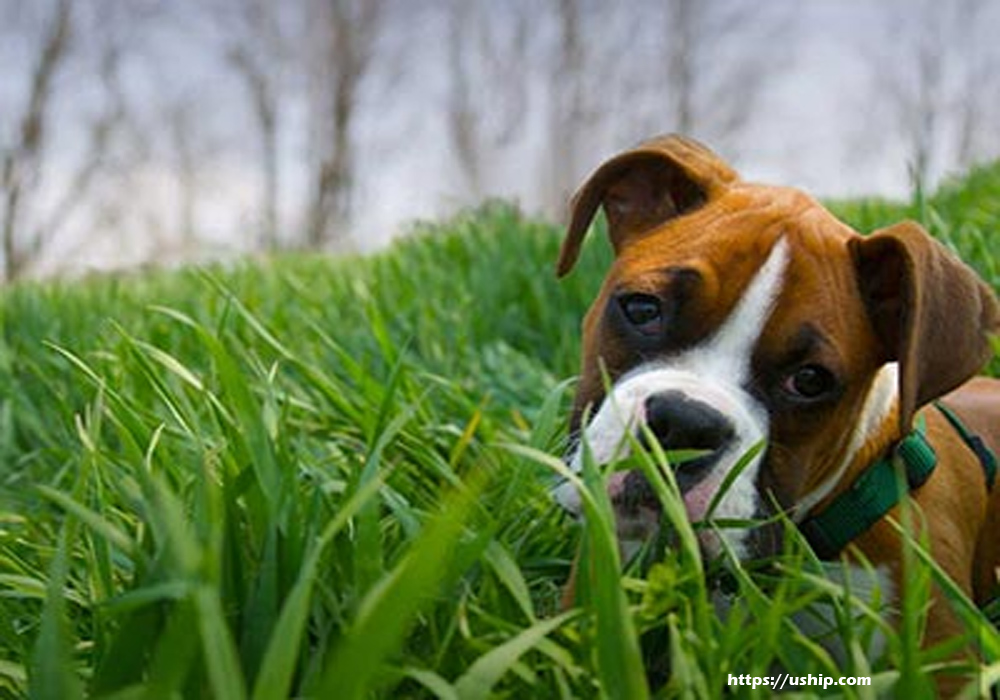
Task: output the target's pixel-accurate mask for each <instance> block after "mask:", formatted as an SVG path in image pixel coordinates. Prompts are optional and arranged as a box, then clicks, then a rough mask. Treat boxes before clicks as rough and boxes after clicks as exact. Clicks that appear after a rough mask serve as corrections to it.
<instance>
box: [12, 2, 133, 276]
mask: <svg viewBox="0 0 1000 700" xmlns="http://www.w3.org/2000/svg"><path fill="white" fill-rule="evenodd" d="M25 8H26V6H23V5H22V6H18V4H17V3H6V4H4V5H3V6H2V11H3V12H5V13H6V14H7V16H6V17H4V18H3V19H5V20H7V21H5V22H3V26H4V27H5V29H6V30H7V31H10V32H17V36H18V38H19V39H20V40H21V42H22V46H23V48H24V50H25V51H26V52H27V60H26V62H24V63H23V64H22V65H23V66H24V68H25V70H26V78H25V80H24V81H23V85H24V86H25V88H26V94H25V96H24V98H23V99H22V100H20V101H19V103H18V102H15V103H13V104H9V105H5V106H4V108H3V109H2V110H0V112H2V113H3V121H2V122H0V123H2V126H3V128H0V236H2V241H3V270H2V275H3V280H6V281H12V280H15V279H17V278H18V277H21V276H22V275H24V274H25V273H26V272H27V271H28V270H29V269H30V267H31V266H32V265H33V264H34V263H35V262H36V261H37V260H38V259H39V258H40V257H41V256H42V255H43V254H44V253H46V252H47V249H48V248H49V247H51V246H52V245H53V244H54V242H55V240H56V239H57V237H58V236H59V235H60V234H61V233H62V232H63V230H64V229H65V228H66V227H67V224H68V223H69V222H70V221H71V220H72V219H74V217H78V216H79V215H81V214H82V213H85V212H84V211H83V210H85V209H86V208H87V206H88V203H90V199H91V198H92V196H93V195H94V191H95V189H97V187H98V185H99V183H100V181H101V179H102V177H104V176H105V175H106V174H107V173H108V172H109V170H110V169H111V163H110V162H109V156H110V154H111V152H112V151H113V149H114V144H115V141H116V139H117V138H118V136H119V134H120V132H121V130H122V128H123V126H124V124H125V122H126V121H127V118H128V115H127V109H126V104H125V102H126V101H125V97H124V91H123V88H122V79H121V63H122V51H123V47H122V44H121V43H120V41H119V39H120V37H119V35H118V33H117V32H116V31H114V27H116V26H117V22H118V20H120V19H121V16H120V15H119V14H118V13H119V11H120V10H122V5H121V4H120V3H115V2H111V1H110V0H89V1H88V0H52V1H51V2H44V3H38V4H31V5H30V6H27V8H28V9H25ZM94 27H100V28H101V30H102V31H101V32H96V31H94ZM0 31H2V30H0ZM82 76H86V78H87V80H88V82H89V83H90V84H92V88H93V94H92V95H90V97H91V103H90V104H89V105H87V107H86V108H81V109H80V111H79V112H78V113H77V114H76V115H74V116H75V117H76V119H72V120H71V119H68V118H67V116H66V114H67V105H68V104H70V103H73V102H74V101H77V100H75V99H74V98H76V97H77V96H76V95H72V94H70V90H69V88H71V87H78V85H79V81H80V79H81V77H82ZM67 141H69V142H74V143H76V144H77V148H75V149H72V150H73V151H74V152H75V157H72V156H69V155H67V150H69V149H67V148H66V143H67Z"/></svg>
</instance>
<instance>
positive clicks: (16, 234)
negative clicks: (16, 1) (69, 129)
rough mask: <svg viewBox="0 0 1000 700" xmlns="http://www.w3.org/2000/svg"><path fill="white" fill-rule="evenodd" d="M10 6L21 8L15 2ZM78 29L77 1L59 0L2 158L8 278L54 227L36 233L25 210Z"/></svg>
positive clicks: (33, 61)
mask: <svg viewBox="0 0 1000 700" xmlns="http://www.w3.org/2000/svg"><path fill="white" fill-rule="evenodd" d="M5 9H6V10H7V11H8V12H10V11H15V12H16V11H17V10H16V8H12V7H11V6H10V5H7V6H5ZM72 34H73V3H72V0H59V2H58V4H56V5H55V7H54V8H53V9H52V12H51V14H50V16H49V17H48V18H47V20H46V21H45V22H44V26H43V28H42V31H41V33H40V36H39V41H38V44H37V46H36V47H35V53H34V56H33V57H32V59H31V65H30V68H29V70H30V77H29V80H28V94H27V98H26V99H25V100H24V106H23V108H22V112H21V115H20V117H19V118H17V119H16V122H17V126H16V128H15V129H13V130H11V133H10V135H9V141H8V134H7V130H6V129H5V130H4V142H3V150H2V162H0V196H2V199H0V206H2V211H0V217H2V219H0V220H2V223H0V226H2V229H0V235H2V237H3V279H4V280H5V281H8V282H9V281H11V280H14V279H16V278H17V277H19V276H20V275H21V274H22V272H23V271H24V268H25V267H26V266H27V264H28V263H29V262H30V261H31V259H32V258H33V257H34V256H36V255H37V254H38V252H39V251H40V250H41V248H42V246H43V245H44V244H45V241H46V240H47V239H48V238H49V237H50V235H51V231H46V230H44V229H41V230H37V229H36V230H33V231H32V233H31V235H26V234H25V233H23V232H22V227H24V228H28V227H30V226H31V225H32V224H31V223H30V222H29V221H27V220H26V216H25V210H26V209H27V208H28V206H29V204H30V202H29V200H30V198H31V196H32V194H33V192H34V188H35V187H36V186H37V184H38V181H39V179H40V178H41V176H42V165H43V160H44V156H45V147H46V145H47V144H48V140H49V129H50V127H51V117H52V93H53V91H54V89H55V81H56V77H57V76H58V74H59V72H60V71H61V70H62V68H63V66H64V65H65V63H66V58H67V56H68V55H69V49H70V42H71V39H72Z"/></svg>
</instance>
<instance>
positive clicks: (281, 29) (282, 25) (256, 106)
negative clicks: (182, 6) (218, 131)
mask: <svg viewBox="0 0 1000 700" xmlns="http://www.w3.org/2000/svg"><path fill="white" fill-rule="evenodd" d="M224 9H225V10H226V12H224V13H223V14H222V15H221V19H222V20H223V25H224V31H225V39H224V45H225V56H226V60H227V63H228V65H229V66H230V67H231V68H232V69H233V70H234V71H235V72H236V75H237V76H238V77H239V78H240V80H241V82H242V83H243V85H244V87H245V89H246V92H247V96H248V97H249V100H250V106H251V112H252V115H253V119H254V125H255V127H256V131H257V133H256V138H257V140H258V143H259V146H258V148H259V152H260V162H261V171H262V174H263V177H262V180H263V186H262V197H261V214H260V244H261V245H262V246H263V247H264V248H266V249H272V250H273V249H275V248H277V247H278V244H279V232H280V231H281V221H280V214H279V211H280V198H281V167H280V166H281V154H280V144H279V134H280V131H281V126H282V120H283V116H284V111H285V104H284V100H283V99H282V98H283V97H284V96H285V93H286V92H287V91H288V87H289V86H288V82H289V81H290V79H291V72H290V71H289V65H290V63H292V60H293V59H292V55H293V53H294V49H295V37H294V32H296V31H301V27H298V26H295V27H294V30H293V29H291V26H293V25H295V22H294V21H290V19H289V18H290V16H291V15H294V14H298V12H299V11H300V9H301V8H299V7H296V3H275V2H271V1H270V0H227V2H226V3H225V5H224Z"/></svg>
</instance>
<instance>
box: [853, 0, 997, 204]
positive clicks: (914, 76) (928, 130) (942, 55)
mask: <svg viewBox="0 0 1000 700" xmlns="http://www.w3.org/2000/svg"><path fill="white" fill-rule="evenodd" d="M881 7H882V13H883V14H882V26H881V27H880V31H878V32H877V33H876V34H875V35H874V36H873V38H872V44H871V45H870V46H867V47H866V48H865V53H866V55H867V57H868V60H869V63H870V65H871V69H872V70H871V75H872V77H873V82H874V87H873V89H872V90H871V94H872V99H873V100H874V104H875V105H877V106H880V107H881V108H882V109H883V110H884V112H885V113H887V115H888V124H889V126H888V128H889V133H898V134H899V135H900V136H901V138H902V140H903V142H904V143H903V148H904V153H905V158H906V164H907V169H908V172H909V175H910V184H911V187H912V189H913V191H914V192H923V191H925V190H926V189H927V188H928V187H930V186H931V185H932V184H933V182H934V181H935V180H936V179H937V178H938V177H940V175H941V174H942V173H943V172H945V171H946V170H948V169H949V168H952V167H956V166H957V167H961V168H967V167H968V166H969V165H971V164H972V163H974V162H976V161H977V160H980V159H982V158H984V157H987V156H989V155H991V154H995V153H996V151H997V148H998V147H1000V138H998V137H997V131H996V123H997V120H998V119H1000V98H998V95H1000V71H998V70H997V67H998V66H1000V43H998V42H997V40H996V31H995V30H996V26H997V21H998V20H1000V6H998V5H997V3H995V2H990V1H989V0H952V1H951V2H946V3H942V2H935V1H934V0H919V1H918V2H913V0H905V2H900V1H896V2H889V3H886V4H884V5H882V6H881Z"/></svg>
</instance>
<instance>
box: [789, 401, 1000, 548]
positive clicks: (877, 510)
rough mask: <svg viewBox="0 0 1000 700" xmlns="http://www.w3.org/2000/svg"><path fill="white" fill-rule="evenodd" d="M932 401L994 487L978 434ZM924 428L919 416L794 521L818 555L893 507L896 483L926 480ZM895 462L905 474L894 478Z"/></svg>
mask: <svg viewBox="0 0 1000 700" xmlns="http://www.w3.org/2000/svg"><path fill="white" fill-rule="evenodd" d="M934 405H935V406H936V407H937V409H938V410H939V411H941V413H942V414H944V416H945V417H946V418H947V419H948V422H949V423H951V425H952V427H954V428H955V430H956V431H957V432H958V434H959V435H961V436H962V439H963V440H964V441H965V443H966V444H967V445H968V446H969V448H970V449H971V450H972V451H973V452H974V453H975V454H976V456H977V457H978V458H979V461H980V463H981V464H982V465H983V471H984V473H985V476H986V487H987V489H991V488H993V482H994V480H995V478H996V474H997V460H996V456H995V455H994V454H993V452H992V451H991V450H990V449H989V447H987V446H986V444H985V443H984V442H983V441H982V439H981V438H980V437H979V436H977V435H974V434H972V432H971V431H969V429H968V428H966V427H965V425H964V424H963V423H962V421H961V420H959V418H958V416H957V415H956V414H955V413H954V412H953V411H951V410H950V409H949V408H947V407H946V406H944V405H943V404H941V403H935V404H934ZM925 432H926V421H925V420H924V417H923V416H920V417H918V418H917V424H916V427H915V428H914V429H913V431H912V432H911V433H910V434H909V435H907V436H906V437H905V438H903V439H902V440H901V441H900V442H899V444H897V445H896V447H895V449H893V450H892V452H891V453H890V454H889V455H887V456H885V457H883V458H882V459H880V460H878V461H877V462H875V463H874V464H872V465H871V466H870V467H868V469H866V470H865V471H864V472H863V473H862V474H861V476H859V477H858V479H857V480H856V481H855V482H854V484H852V485H851V487H850V488H849V489H848V490H847V491H845V492H844V493H842V494H840V495H839V496H837V497H836V498H835V499H833V501H832V502H831V503H830V505H828V506H827V507H826V508H824V509H823V510H822V511H820V512H819V513H815V514H813V515H810V516H809V517H808V518H806V519H805V520H804V521H802V522H801V523H800V524H799V530H801V531H802V534H803V535H805V538H806V540H808V541H809V544H810V545H812V548H813V551H815V552H816V555H817V556H819V558H820V559H831V558H833V557H834V556H836V555H837V554H838V553H840V551H841V550H842V549H844V547H846V546H847V544H848V543H849V542H851V541H852V540H853V539H854V538H856V537H858V536H859V535H861V534H862V533H864V532H866V531H867V530H868V529H869V528H870V527H871V526H872V525H874V524H875V523H877V522H878V521H879V520H881V519H882V516H884V515H885V514H886V513H888V512H889V511H890V510H892V508H893V507H894V506H895V505H896V504H898V503H899V502H900V501H901V500H902V498H903V495H904V493H905V492H904V491H902V489H901V488H900V485H901V484H903V485H905V487H906V489H907V490H908V491H913V490H914V489H917V488H919V487H920V486H921V485H923V483H924V482H925V481H927V479H928V477H930V475H931V473H932V472H933V471H934V467H936V466H937V455H936V454H935V453H934V448H932V447H931V445H930V443H929V442H927V437H926V435H925ZM897 464H898V465H899V468H900V469H901V470H902V473H903V476H904V477H905V480H900V479H897V477H896V469H897V466H896V465H897Z"/></svg>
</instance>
